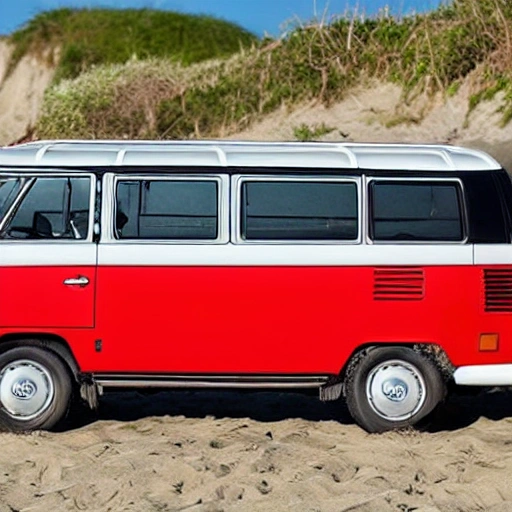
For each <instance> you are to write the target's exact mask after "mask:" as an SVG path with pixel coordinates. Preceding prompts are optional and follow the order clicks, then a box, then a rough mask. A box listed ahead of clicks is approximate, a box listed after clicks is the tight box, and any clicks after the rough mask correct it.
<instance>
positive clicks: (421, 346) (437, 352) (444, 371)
mask: <svg viewBox="0 0 512 512" xmlns="http://www.w3.org/2000/svg"><path fill="white" fill-rule="evenodd" d="M385 347H390V348H391V347H406V348H410V349H411V350H414V351H415V352H418V353H420V354H422V355H423V356H424V357H427V358H428V359H430V360H432V361H433V362H434V363H435V365H436V366H437V368H438V369H439V371H440V373H441V375H442V376H443V379H444V380H445V381H446V382H448V381H450V380H451V379H453V373H454V371H455V366H454V365H453V364H452V362H451V361H450V358H449V357H448V354H447V353H446V351H445V350H444V349H443V348H442V347H441V346H440V345H439V344H437V343H434V342H368V343H365V344H364V345H361V346H359V347H357V348H356V349H354V351H353V352H352V353H351V354H350V356H349V357H348V358H347V360H346V362H345V364H344V365H343V367H342V368H341V370H340V373H339V379H340V380H341V381H343V380H344V379H345V377H346V376H347V374H348V373H350V369H351V368H353V367H354V366H355V365H356V364H357V361H358V360H359V358H360V357H362V356H364V355H365V354H367V353H368V352H369V351H370V350H373V349H376V348H385Z"/></svg>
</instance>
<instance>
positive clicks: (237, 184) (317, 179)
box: [231, 173, 363, 245]
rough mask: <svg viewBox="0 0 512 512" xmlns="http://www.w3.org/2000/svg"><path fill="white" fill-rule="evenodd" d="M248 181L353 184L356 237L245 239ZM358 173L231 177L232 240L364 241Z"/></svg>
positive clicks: (291, 242) (273, 242)
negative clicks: (244, 207) (243, 218)
mask: <svg viewBox="0 0 512 512" xmlns="http://www.w3.org/2000/svg"><path fill="white" fill-rule="evenodd" d="M247 181H251V182H252V181H259V182H268V181H277V182H306V183H333V182H334V183H354V184H355V185H356V191H357V238H355V239H353V240H286V239H283V240H245V239H244V238H243V236H242V232H241V230H242V222H241V215H242V200H241V199H242V185H243V183H245V182H247ZM361 184H362V178H361V177H360V176H346V175H341V176H326V175H323V176H322V175H319V176H312V175H309V176H304V175H298V176H296V175H294V174H293V173H290V174H283V175H276V174H235V175H233V176H231V208H232V209H231V241H232V243H234V244H238V245H360V244H361V243H362V241H363V225H362V223H361V222H362V214H363V197H362V186H361Z"/></svg>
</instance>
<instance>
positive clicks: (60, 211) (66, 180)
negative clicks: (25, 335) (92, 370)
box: [0, 173, 97, 329]
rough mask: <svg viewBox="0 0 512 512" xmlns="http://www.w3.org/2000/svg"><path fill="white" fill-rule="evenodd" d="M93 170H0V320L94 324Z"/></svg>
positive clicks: (6, 324)
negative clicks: (56, 172)
mask: <svg viewBox="0 0 512 512" xmlns="http://www.w3.org/2000/svg"><path fill="white" fill-rule="evenodd" d="M94 188H95V179H94V176H93V175H86V174H70V175H66V176H64V175H53V176H52V175H50V174H49V173H47V174H46V175H41V174H40V175H28V174H25V173H23V174H21V173H20V174H19V175H10V176H0V214H1V215H2V216H3V219H2V222H1V225H0V327H2V328H16V329H20V328H22V329H25V328H28V329H47V328H65V327H71V328H75V327H93V326H94V295H95V285H96V253H97V248H96V244H95V243H94V242H93V214H92V213H93V208H94Z"/></svg>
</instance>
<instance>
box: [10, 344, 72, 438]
mask: <svg viewBox="0 0 512 512" xmlns="http://www.w3.org/2000/svg"><path fill="white" fill-rule="evenodd" d="M71 393H72V382H71V377H70V373H69V371H68V368H67V367H66V366H65V364H64V363H63V362H62V360H61V359H60V358H59V357H58V356H57V355H55V354H53V353H52V352H49V351H48V350H44V349H42V348H38V347H17V348H13V349H11V350H8V351H7V352H4V353H3V354H0V429H2V430H7V431H11V432H27V431H32V430H40V429H43V430H48V429H51V428H52V427H54V426H55V425H56V424H57V423H58V422H59V421H60V420H61V419H62V418H63V417H64V416H65V415H66V413H67V411H68V408H69V404H70V400H71Z"/></svg>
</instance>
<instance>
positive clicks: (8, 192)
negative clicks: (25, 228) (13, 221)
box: [0, 178, 22, 220]
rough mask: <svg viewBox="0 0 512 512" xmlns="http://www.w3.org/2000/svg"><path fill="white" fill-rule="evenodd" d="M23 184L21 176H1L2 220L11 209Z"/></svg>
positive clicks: (0, 205)
mask: <svg viewBox="0 0 512 512" xmlns="http://www.w3.org/2000/svg"><path fill="white" fill-rule="evenodd" d="M21 185H22V179H21V178H0V220H1V219H3V217H4V215H5V214H6V213H7V212H8V211H9V208H10V207H11V206H12V204H13V202H14V200H15V199H16V196H17V195H18V192H19V191H20V188H21Z"/></svg>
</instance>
